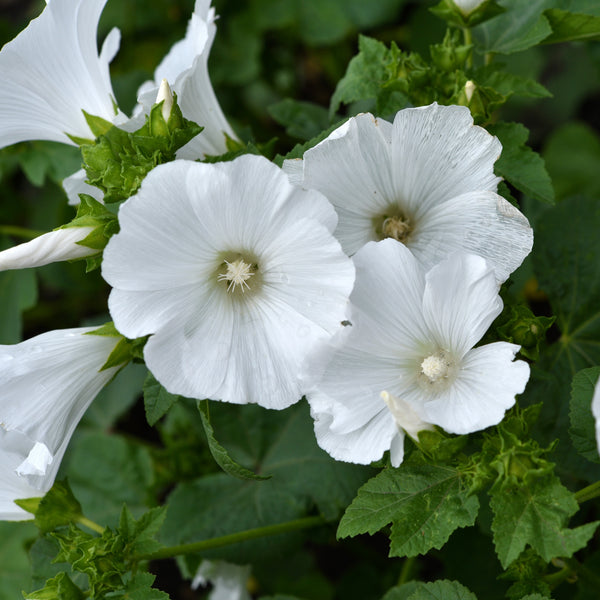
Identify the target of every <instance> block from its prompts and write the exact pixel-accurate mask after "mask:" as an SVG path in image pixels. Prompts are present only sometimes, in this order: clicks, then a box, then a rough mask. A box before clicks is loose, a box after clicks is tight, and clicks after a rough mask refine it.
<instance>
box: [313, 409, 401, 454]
mask: <svg viewBox="0 0 600 600" xmlns="http://www.w3.org/2000/svg"><path fill="white" fill-rule="evenodd" d="M332 408H333V407H332V406H327V401H326V400H321V401H320V402H311V415H312V417H313V419H314V420H315V435H316V437H317V443H318V444H319V446H320V447H321V448H323V450H325V451H326V452H327V453H328V454H329V455H330V456H332V457H333V458H335V459H336V460H343V461H346V462H352V463H357V464H361V465H368V464H369V463H371V462H373V461H374V460H379V459H380V458H381V457H382V456H383V453H384V452H385V451H386V450H389V449H390V446H391V445H392V441H393V440H395V439H396V438H397V437H398V428H397V427H396V424H395V422H394V419H393V417H392V415H391V414H390V412H389V411H387V410H382V411H381V412H379V413H377V414H376V415H375V416H374V417H373V418H372V419H371V420H369V421H368V422H367V423H365V424H364V425H362V426H360V427H357V428H356V429H354V430H352V431H349V432H346V433H337V432H335V431H334V430H333V429H332V428H331V424H332V421H333V414H332V412H331V410H332ZM333 409H334V408H333ZM397 443H398V442H395V443H394V449H395V452H394V461H395V462H397V461H398V459H399V458H400V459H401V457H400V456H399V453H398V448H397ZM398 464H399V462H398Z"/></svg>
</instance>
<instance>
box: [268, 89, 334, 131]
mask: <svg viewBox="0 0 600 600" xmlns="http://www.w3.org/2000/svg"><path fill="white" fill-rule="evenodd" d="M267 110H268V111H269V114H270V115H271V116H272V117H273V118H274V119H275V120H276V121H277V122H278V123H279V124H280V125H284V126H285V131H286V133H287V134H288V135H291V136H292V137H297V138H300V139H301V140H310V139H311V138H313V137H315V136H317V135H319V134H320V133H321V132H322V131H323V130H324V129H327V127H329V112H328V110H327V109H326V108H323V107H322V106H319V105H318V104H313V103H312V102H301V101H298V100H292V99H291V98H286V99H285V100H282V101H281V102H277V104H271V106H269V107H267Z"/></svg>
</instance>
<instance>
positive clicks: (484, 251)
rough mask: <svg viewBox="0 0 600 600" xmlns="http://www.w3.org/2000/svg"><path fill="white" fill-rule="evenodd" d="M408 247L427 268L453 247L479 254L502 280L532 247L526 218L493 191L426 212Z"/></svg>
mask: <svg viewBox="0 0 600 600" xmlns="http://www.w3.org/2000/svg"><path fill="white" fill-rule="evenodd" d="M407 245H408V247H409V248H410V249H411V251H412V252H413V253H414V254H415V256H416V257H417V258H418V259H419V261H420V262H421V263H422V264H423V266H424V267H425V268H426V269H429V268H431V267H432V266H433V265H435V264H436V263H437V262H440V260H443V259H444V258H446V257H447V256H448V255H449V254H451V253H452V252H455V251H463V252H469V253H472V254H478V255H479V256H482V257H483V258H485V259H486V260H487V261H488V262H489V263H490V264H492V265H493V266H494V269H495V270H496V279H497V280H498V282H499V283H502V282H504V281H506V279H508V277H509V275H510V274H511V273H512V272H513V271H514V270H515V269H516V268H517V267H518V266H519V265H520V264H521V263H522V262H523V259H524V258H525V257H526V256H527V255H528V254H529V252H531V248H532V246H533V230H532V229H531V227H530V226H529V222H528V221H527V219H526V218H525V217H524V216H523V215H522V214H521V213H520V212H519V211H518V210H517V209H516V208H514V207H513V206H512V205H511V204H510V203H509V202H507V201H506V200H505V199H504V198H502V196H499V195H498V194H495V193H494V192H486V191H481V192H470V193H467V194H462V195H461V196H457V197H456V198H452V199H450V200H448V201H447V202H443V203H442V204H438V205H435V206H433V207H432V208H430V210H429V211H427V212H426V213H424V214H422V216H421V219H420V221H419V222H418V224H417V226H416V229H415V232H414V233H413V234H412V236H411V238H410V241H409V242H407Z"/></svg>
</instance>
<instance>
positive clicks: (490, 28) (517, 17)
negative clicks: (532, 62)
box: [473, 0, 552, 54]
mask: <svg viewBox="0 0 600 600" xmlns="http://www.w3.org/2000/svg"><path fill="white" fill-rule="evenodd" d="M500 4H501V5H502V6H503V7H504V8H506V9H507V10H506V12H504V13H503V14H501V15H499V16H497V17H495V18H493V19H490V20H489V21H486V22H485V23H481V24H480V25H477V26H476V27H474V28H473V40H474V41H475V44H476V48H477V50H478V51H479V52H481V53H486V52H496V53H498V54H511V53H513V52H521V51H522V50H526V49H527V48H531V46H535V45H536V44H538V43H539V42H541V41H542V40H543V39H545V38H547V37H548V36H549V35H550V34H551V33H552V28H551V27H550V23H549V22H548V19H547V18H546V17H545V16H544V15H543V14H542V13H543V11H544V10H545V9H546V8H547V0H528V2H523V1H522V0H502V1H501V2H500Z"/></svg>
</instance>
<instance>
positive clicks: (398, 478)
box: [337, 465, 479, 556]
mask: <svg viewBox="0 0 600 600" xmlns="http://www.w3.org/2000/svg"><path fill="white" fill-rule="evenodd" d="M478 509H479V502H478V500H477V498H476V497H475V496H469V495H468V494H467V488H466V486H465V484H464V482H463V478H462V474H461V473H460V471H457V470H456V469H453V468H451V467H445V466H434V465H414V466H412V465H410V466H409V465H402V466H401V467H400V468H399V469H386V470H384V471H382V472H381V473H380V474H379V475H377V477H374V478H373V479H371V480H369V481H368V482H367V483H366V484H365V485H364V486H363V487H362V488H360V490H359V492H358V496H357V497H356V498H355V499H354V501H353V502H352V504H351V505H350V506H349V507H348V508H347V510H346V512H345V513H344V516H343V517H342V520H341V522H340V525H339V528H338V533H337V534H338V537H349V536H355V535H358V534H359V533H370V534H373V533H375V532H376V531H379V530H380V529H381V528H382V527H385V526H386V525H387V524H388V523H392V534H391V536H390V540H391V546H390V556H416V555H417V554H425V553H426V552H428V551H429V550H430V549H431V548H441V547H442V546H443V545H444V544H445V543H446V541H447V540H448V538H449V537H450V534H451V533H452V532H453V531H454V530H455V529H457V528H458V527H466V526H469V525H473V523H474V522H475V517H476V516H477V512H478Z"/></svg>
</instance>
